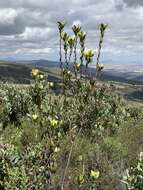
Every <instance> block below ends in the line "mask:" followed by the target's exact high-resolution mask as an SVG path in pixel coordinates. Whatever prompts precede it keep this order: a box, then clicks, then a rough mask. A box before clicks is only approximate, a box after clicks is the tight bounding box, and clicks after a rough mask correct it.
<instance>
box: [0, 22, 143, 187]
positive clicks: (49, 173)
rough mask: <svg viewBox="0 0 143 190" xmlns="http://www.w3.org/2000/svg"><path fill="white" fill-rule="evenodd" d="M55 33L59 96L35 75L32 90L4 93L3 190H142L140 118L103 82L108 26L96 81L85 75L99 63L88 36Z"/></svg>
mask: <svg viewBox="0 0 143 190" xmlns="http://www.w3.org/2000/svg"><path fill="white" fill-rule="evenodd" d="M58 27H59V36H60V66H61V70H60V74H61V81H60V85H59V89H60V93H59V94H58V95H56V94H55V90H56V86H55V84H54V83H53V82H51V81H49V80H48V78H47V74H46V73H44V72H43V70H39V69H37V68H34V69H32V71H31V79H33V80H32V81H31V84H30V85H25V86H24V85H15V84H1V86H0V189H2V190H29V189H31V190H47V189H48V190H68V189H69V190H76V189H77V190H113V189H116V190H124V189H128V190H131V189H136V190H142V187H143V155H142V150H143V140H142V136H143V125H142V124H143V117H142V116H143V110H142V108H141V107H134V106H133V105H130V104H128V102H127V101H126V100H125V99H124V98H123V97H122V96H121V95H119V93H118V92H117V91H118V89H115V86H114V85H112V84H105V83H103V82H101V81H99V80H98V77H99V76H100V73H101V72H102V70H103V69H104V65H102V64H100V53H101V47H102V45H103V37H104V33H105V30H106V28H107V25H104V24H101V26H100V32H101V36H100V41H99V52H98V55H97V65H96V69H97V70H96V73H95V74H96V75H95V77H94V78H93V76H90V74H89V73H83V70H82V69H83V65H85V66H86V68H88V66H89V64H90V63H91V62H92V60H93V56H94V51H93V50H91V49H89V50H86V49H85V39H86V33H85V32H83V31H82V28H81V27H80V26H79V25H77V26H73V28H72V30H73V32H74V37H72V38H71V37H70V36H69V35H68V34H67V33H66V32H65V31H64V28H65V23H61V22H59V23H58ZM78 45H79V46H80V54H77V47H78ZM62 48H63V49H64V50H62ZM63 51H64V54H63ZM71 59H73V60H74V61H73V62H74V67H73V73H72V72H71V71H70V70H69V64H70V61H71ZM30 69H31V68H29V70H30ZM55 72H57V71H55ZM29 73H30V72H29ZM27 74H28V71H27ZM58 74H59V73H58ZM28 75H29V74H28ZM25 78H26V76H25ZM138 156H139V157H138ZM126 169H128V170H126ZM126 171H127V172H126Z"/></svg>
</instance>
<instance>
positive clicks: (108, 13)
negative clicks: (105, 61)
mask: <svg viewBox="0 0 143 190" xmlns="http://www.w3.org/2000/svg"><path fill="white" fill-rule="evenodd" d="M126 5H127V6H126ZM141 5H143V1H142V0H141V1H139V0H136V1H133V0H124V1H123V0H70V1H68V0H52V1H51V0H40V1H38V0H0V9H1V10H5V9H8V8H10V9H11V10H14V12H15V14H12V15H10V16H9V17H6V14H4V13H3V12H2V11H1V12H0V49H2V51H3V52H1V53H5V55H7V54H11V55H12V54H16V55H18V54H20V55H21V52H22V51H23V52H24V53H23V54H25V55H26V54H27V52H29V54H31V55H32V54H37V56H38V55H39V56H40V55H41V54H42V51H43V54H44V55H50V53H48V52H49V51H51V52H53V51H54V53H55V54H56V55H58V50H57V45H58V31H57V26H56V22H57V20H66V21H67V23H68V24H67V27H66V31H68V32H70V31H69V29H68V28H70V27H71V26H72V24H73V23H74V22H75V21H79V22H81V23H82V26H83V28H84V30H86V31H87V33H88V39H87V45H88V47H90V46H91V47H93V48H97V44H98V37H99V30H98V29H99V24H100V23H101V22H105V23H108V24H109V29H108V31H107V32H106V35H105V42H104V48H105V49H104V52H106V54H108V53H109V55H110V56H112V55H113V54H114V55H115V54H116V53H117V54H120V55H122V54H125V53H126V52H128V53H131V54H132V51H134V52H137V51H138V50H141V49H143V47H142V46H141V44H142V41H141V39H142V38H143V33H142V31H141V28H143V14H142V11H143V9H142V7H141ZM10 17H11V18H10ZM12 17H13V18H12ZM1 18H2V19H1ZM3 18H5V19H3ZM127 47H128V48H127ZM129 47H130V48H129ZM48 48H49V49H48ZM34 49H35V51H34ZM124 49H126V50H127V51H125V50H124ZM38 51H39V53H38ZM129 51H130V52H129ZM19 52H20V53H19ZM45 52H47V54H46V53H45ZM1 53H0V54H1ZM51 54H52V53H51ZM109 55H108V56H109Z"/></svg>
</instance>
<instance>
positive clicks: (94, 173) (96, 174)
mask: <svg viewBox="0 0 143 190" xmlns="http://www.w3.org/2000/svg"><path fill="white" fill-rule="evenodd" d="M99 175H100V172H99V171H98V170H96V171H94V170H91V171H90V177H92V178H94V179H98V178H99Z"/></svg>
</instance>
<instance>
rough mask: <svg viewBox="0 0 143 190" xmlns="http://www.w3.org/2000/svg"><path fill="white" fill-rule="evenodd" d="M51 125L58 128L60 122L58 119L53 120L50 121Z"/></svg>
mask: <svg viewBox="0 0 143 190" xmlns="http://www.w3.org/2000/svg"><path fill="white" fill-rule="evenodd" d="M50 124H51V126H52V127H56V126H57V125H58V120H56V119H51V120H50Z"/></svg>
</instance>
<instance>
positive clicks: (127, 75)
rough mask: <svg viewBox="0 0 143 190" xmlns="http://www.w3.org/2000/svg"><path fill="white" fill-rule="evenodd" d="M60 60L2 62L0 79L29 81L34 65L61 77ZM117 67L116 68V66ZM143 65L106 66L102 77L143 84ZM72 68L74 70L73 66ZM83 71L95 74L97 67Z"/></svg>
mask: <svg viewBox="0 0 143 190" xmlns="http://www.w3.org/2000/svg"><path fill="white" fill-rule="evenodd" d="M59 66H60V64H59V62H57V61H49V60H44V59H39V60H29V61H28V60H26V61H25V60H23V61H16V62H3V61H1V62H0V79H1V80H14V81H17V82H20V83H21V82H24V83H25V82H26V83H29V80H31V77H30V72H31V69H32V68H33V67H37V68H40V69H41V70H42V71H44V72H47V73H48V74H50V75H51V76H52V77H56V78H59ZM114 67H115V68H114ZM141 69H142V66H141V65H140V66H138V67H137V66H134V65H133V66H132V67H131V66H130V67H129V66H128V67H126V66H124V67H123V66H120V67H119V66H118V67H117V65H115V66H114V65H111V66H110V68H109V67H108V65H107V67H106V65H105V69H104V71H103V72H102V73H101V75H100V79H101V80H104V81H117V82H123V83H130V84H134V85H143V75H142V73H141V72H140V71H141ZM70 70H71V71H73V68H72V66H71V67H70ZM83 73H84V74H85V73H88V74H89V75H91V76H95V68H91V67H90V68H88V71H86V69H85V67H84V68H83Z"/></svg>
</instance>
